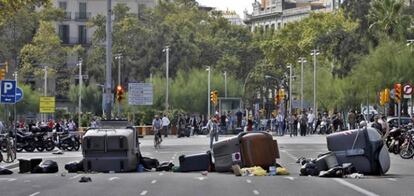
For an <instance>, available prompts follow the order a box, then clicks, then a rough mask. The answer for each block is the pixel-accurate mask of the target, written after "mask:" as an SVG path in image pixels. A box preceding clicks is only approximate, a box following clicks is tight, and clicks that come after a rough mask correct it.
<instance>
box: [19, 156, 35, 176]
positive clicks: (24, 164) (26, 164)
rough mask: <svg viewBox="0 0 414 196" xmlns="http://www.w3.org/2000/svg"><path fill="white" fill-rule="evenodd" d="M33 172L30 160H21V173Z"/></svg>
mask: <svg viewBox="0 0 414 196" xmlns="http://www.w3.org/2000/svg"><path fill="white" fill-rule="evenodd" d="M30 171H32V167H31V166H30V160H28V159H19V173H27V172H30Z"/></svg>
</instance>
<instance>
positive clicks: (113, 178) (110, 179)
mask: <svg viewBox="0 0 414 196" xmlns="http://www.w3.org/2000/svg"><path fill="white" fill-rule="evenodd" d="M113 180H119V178H118V177H112V178H109V181H113Z"/></svg>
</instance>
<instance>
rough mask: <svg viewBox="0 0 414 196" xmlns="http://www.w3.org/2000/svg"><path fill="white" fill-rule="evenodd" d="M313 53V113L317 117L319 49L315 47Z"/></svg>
mask: <svg viewBox="0 0 414 196" xmlns="http://www.w3.org/2000/svg"><path fill="white" fill-rule="evenodd" d="M311 55H313V114H314V115H315V117H316V116H317V114H318V111H317V110H318V107H317V106H316V56H317V55H319V51H318V50H317V49H314V50H312V53H311Z"/></svg>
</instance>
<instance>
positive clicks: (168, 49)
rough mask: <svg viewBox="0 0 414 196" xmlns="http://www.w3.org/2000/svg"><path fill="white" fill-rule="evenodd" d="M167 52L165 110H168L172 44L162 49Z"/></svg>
mask: <svg viewBox="0 0 414 196" xmlns="http://www.w3.org/2000/svg"><path fill="white" fill-rule="evenodd" d="M162 51H163V52H165V64H166V70H165V77H166V81H167V82H166V83H167V84H166V85H167V86H166V90H165V91H166V92H165V111H168V86H169V81H168V69H169V58H170V46H165V48H164V49H163V50H162Z"/></svg>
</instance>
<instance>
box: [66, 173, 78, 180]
mask: <svg viewBox="0 0 414 196" xmlns="http://www.w3.org/2000/svg"><path fill="white" fill-rule="evenodd" d="M80 176H81V174H77V175H76V176H73V177H70V178H69V179H70V180H73V179H75V178H79V177H80Z"/></svg>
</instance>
